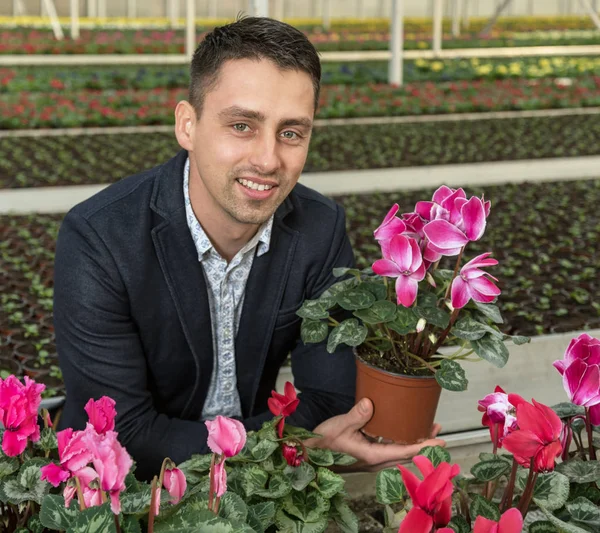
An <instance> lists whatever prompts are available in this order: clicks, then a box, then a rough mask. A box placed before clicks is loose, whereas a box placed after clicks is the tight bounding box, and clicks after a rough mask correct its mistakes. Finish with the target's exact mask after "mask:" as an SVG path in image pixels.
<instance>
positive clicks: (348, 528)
mask: <svg viewBox="0 0 600 533" xmlns="http://www.w3.org/2000/svg"><path fill="white" fill-rule="evenodd" d="M331 505H332V507H333V510H332V511H331V512H330V516H333V519H334V520H335V523H336V524H337V525H338V527H339V528H340V529H341V530H342V533H358V518H357V516H356V515H355V514H354V512H353V511H352V509H350V506H349V505H348V504H347V503H346V501H345V500H344V497H343V496H341V495H337V496H336V497H335V498H334V499H333V500H332V502H331Z"/></svg>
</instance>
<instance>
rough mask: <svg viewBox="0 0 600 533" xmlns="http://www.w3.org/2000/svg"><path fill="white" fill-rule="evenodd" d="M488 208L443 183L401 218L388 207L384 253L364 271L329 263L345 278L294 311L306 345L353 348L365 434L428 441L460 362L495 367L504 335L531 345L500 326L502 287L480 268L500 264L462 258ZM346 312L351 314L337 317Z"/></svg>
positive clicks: (458, 379)
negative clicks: (449, 261)
mask: <svg viewBox="0 0 600 533" xmlns="http://www.w3.org/2000/svg"><path fill="white" fill-rule="evenodd" d="M490 205H491V204H490V202H489V201H486V200H484V198H477V197H475V196H473V197H471V198H467V195H466V193H465V191H464V190H463V189H451V188H449V187H446V186H442V187H440V188H439V189H437V190H436V191H435V193H434V194H433V198H432V200H431V201H420V202H417V204H416V206H415V210H414V211H413V212H411V213H404V214H402V215H401V216H400V217H398V216H396V215H397V213H398V210H399V207H398V205H397V204H395V205H394V206H392V208H391V209H390V210H389V212H388V214H387V215H386V217H385V218H384V220H383V222H382V224H381V225H380V226H379V227H378V228H377V229H376V230H375V231H374V236H375V239H376V240H377V242H378V243H379V245H380V246H381V252H382V256H383V258H382V259H379V260H377V261H375V263H374V264H373V265H372V268H367V269H364V270H357V269H348V268H338V269H335V270H334V275H335V276H337V277H342V278H343V279H342V280H340V281H339V282H337V283H335V284H334V285H332V286H331V287H330V288H329V289H328V290H326V291H325V292H324V293H323V294H321V296H320V297H319V298H318V299H316V300H306V301H305V302H304V303H303V305H302V307H301V308H300V309H299V310H298V312H297V313H298V315H299V316H301V317H302V318H303V321H302V327H301V335H302V340H303V341H304V342H305V343H316V342H323V341H325V340H327V350H328V351H329V352H330V353H332V352H333V351H334V350H335V349H336V347H337V346H338V345H339V344H342V343H345V344H347V345H349V346H353V347H355V352H356V364H357V390H356V396H357V399H360V398H362V397H368V398H370V399H371V400H372V401H373V404H374V416H373V418H372V419H371V421H370V422H369V423H368V424H367V426H366V427H365V429H364V430H365V432H366V433H367V434H368V435H370V436H372V437H385V438H388V439H392V440H394V441H396V442H404V443H413V442H417V441H419V440H422V439H425V438H427V437H428V436H429V434H430V431H431V427H432V424H433V419H434V416H435V411H436V409H437V404H438V401H439V397H440V393H441V388H445V389H447V390H451V391H462V390H465V389H466V388H467V379H466V376H465V372H464V370H463V368H462V367H461V366H460V364H459V361H461V360H466V361H470V360H473V358H472V356H473V357H477V356H478V357H479V358H482V359H486V360H487V361H489V362H490V363H492V364H493V365H495V366H496V367H499V368H500V367H503V366H504V365H505V364H506V362H507V360H508V356H509V352H508V349H507V347H506V346H505V344H504V341H505V340H506V339H508V338H512V340H513V341H514V342H515V343H516V344H522V343H525V342H528V341H529V338H527V337H521V336H517V337H509V336H507V335H505V334H503V333H502V332H501V331H500V330H499V329H498V324H501V323H502V322H503V320H502V316H501V314H500V310H499V309H498V307H497V306H496V305H494V303H495V301H496V298H497V297H498V296H499V295H500V289H499V288H498V287H497V286H496V285H495V283H494V282H495V281H497V279H496V278H494V277H493V276H492V275H491V274H489V273H488V272H487V271H486V270H484V268H487V267H491V266H494V265H496V264H497V261H496V260H495V259H492V258H491V257H490V255H491V254H490V253H484V254H481V255H478V256H477V257H474V258H471V260H470V261H463V257H464V255H465V250H466V247H467V245H468V244H469V242H472V241H477V240H479V239H480V238H481V237H482V236H483V234H484V231H485V227H486V219H487V217H488V215H489V212H490ZM443 257H456V261H455V264H454V268H453V269H444V268H440V261H441V259H442V258H443ZM349 276H350V277H349ZM344 313H347V314H349V313H351V314H352V315H353V316H352V317H348V318H345V319H343V320H342V319H341V318H340V315H341V316H342V317H343V314H344ZM449 347H452V348H449ZM473 354H474V355H473ZM400 408H401V409H402V423H401V424H398V423H397V421H398V413H399V409H400Z"/></svg>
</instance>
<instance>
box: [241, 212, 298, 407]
mask: <svg viewBox="0 0 600 533" xmlns="http://www.w3.org/2000/svg"><path fill="white" fill-rule="evenodd" d="M289 208H290V206H289V204H288V201H286V202H285V203H284V204H283V205H282V206H281V207H280V209H279V211H278V213H276V215H275V220H274V222H273V231H272V233H271V243H270V246H269V251H268V252H267V253H266V254H263V255H261V256H260V257H255V258H254V262H253V264H252V270H251V271H250V276H249V277H248V281H247V283H246V292H245V296H244V306H243V309H242V317H241V320H240V326H239V329H238V333H237V337H236V341H235V356H236V374H237V388H238V392H239V395H240V401H241V404H242V414H243V416H244V417H245V418H246V417H249V416H251V415H252V412H253V409H254V400H255V397H256V392H257V390H258V386H259V383H260V376H261V375H262V372H263V366H264V364H265V359H266V357H267V353H268V351H269V345H270V343H271V336H272V334H273V328H274V326H275V320H276V319H277V312H278V310H279V306H280V303H281V299H282V297H283V292H284V289H285V285H286V283H287V280H288V276H289V273H290V268H291V266H292V258H293V256H294V250H295V248H296V243H297V240H298V233H297V232H296V231H292V230H290V229H289V228H288V227H287V226H286V225H285V224H283V222H282V220H281V218H282V212H283V213H284V212H285V211H286V210H287V209H289Z"/></svg>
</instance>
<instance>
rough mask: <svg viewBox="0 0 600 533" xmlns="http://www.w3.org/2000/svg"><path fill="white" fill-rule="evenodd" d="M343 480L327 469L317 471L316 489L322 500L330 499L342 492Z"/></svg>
mask: <svg viewBox="0 0 600 533" xmlns="http://www.w3.org/2000/svg"><path fill="white" fill-rule="evenodd" d="M345 483H346V482H345V481H344V478H343V477H342V476H340V475H339V474H336V473H335V472H332V471H331V470H329V469H328V468H318V469H317V489H318V490H319V492H320V493H321V495H322V496H323V497H324V498H327V499H331V498H333V497H334V496H335V495H336V494H337V493H338V492H341V491H342V490H344V485H345Z"/></svg>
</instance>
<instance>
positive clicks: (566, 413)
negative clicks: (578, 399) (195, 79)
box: [552, 402, 585, 418]
mask: <svg viewBox="0 0 600 533" xmlns="http://www.w3.org/2000/svg"><path fill="white" fill-rule="evenodd" d="M552 409H553V410H554V412H555V413H556V414H557V415H558V416H559V417H560V418H571V417H572V416H577V415H582V416H585V408H583V407H582V406H581V405H575V404H573V403H571V402H561V403H557V404H556V405H553V406H552Z"/></svg>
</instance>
